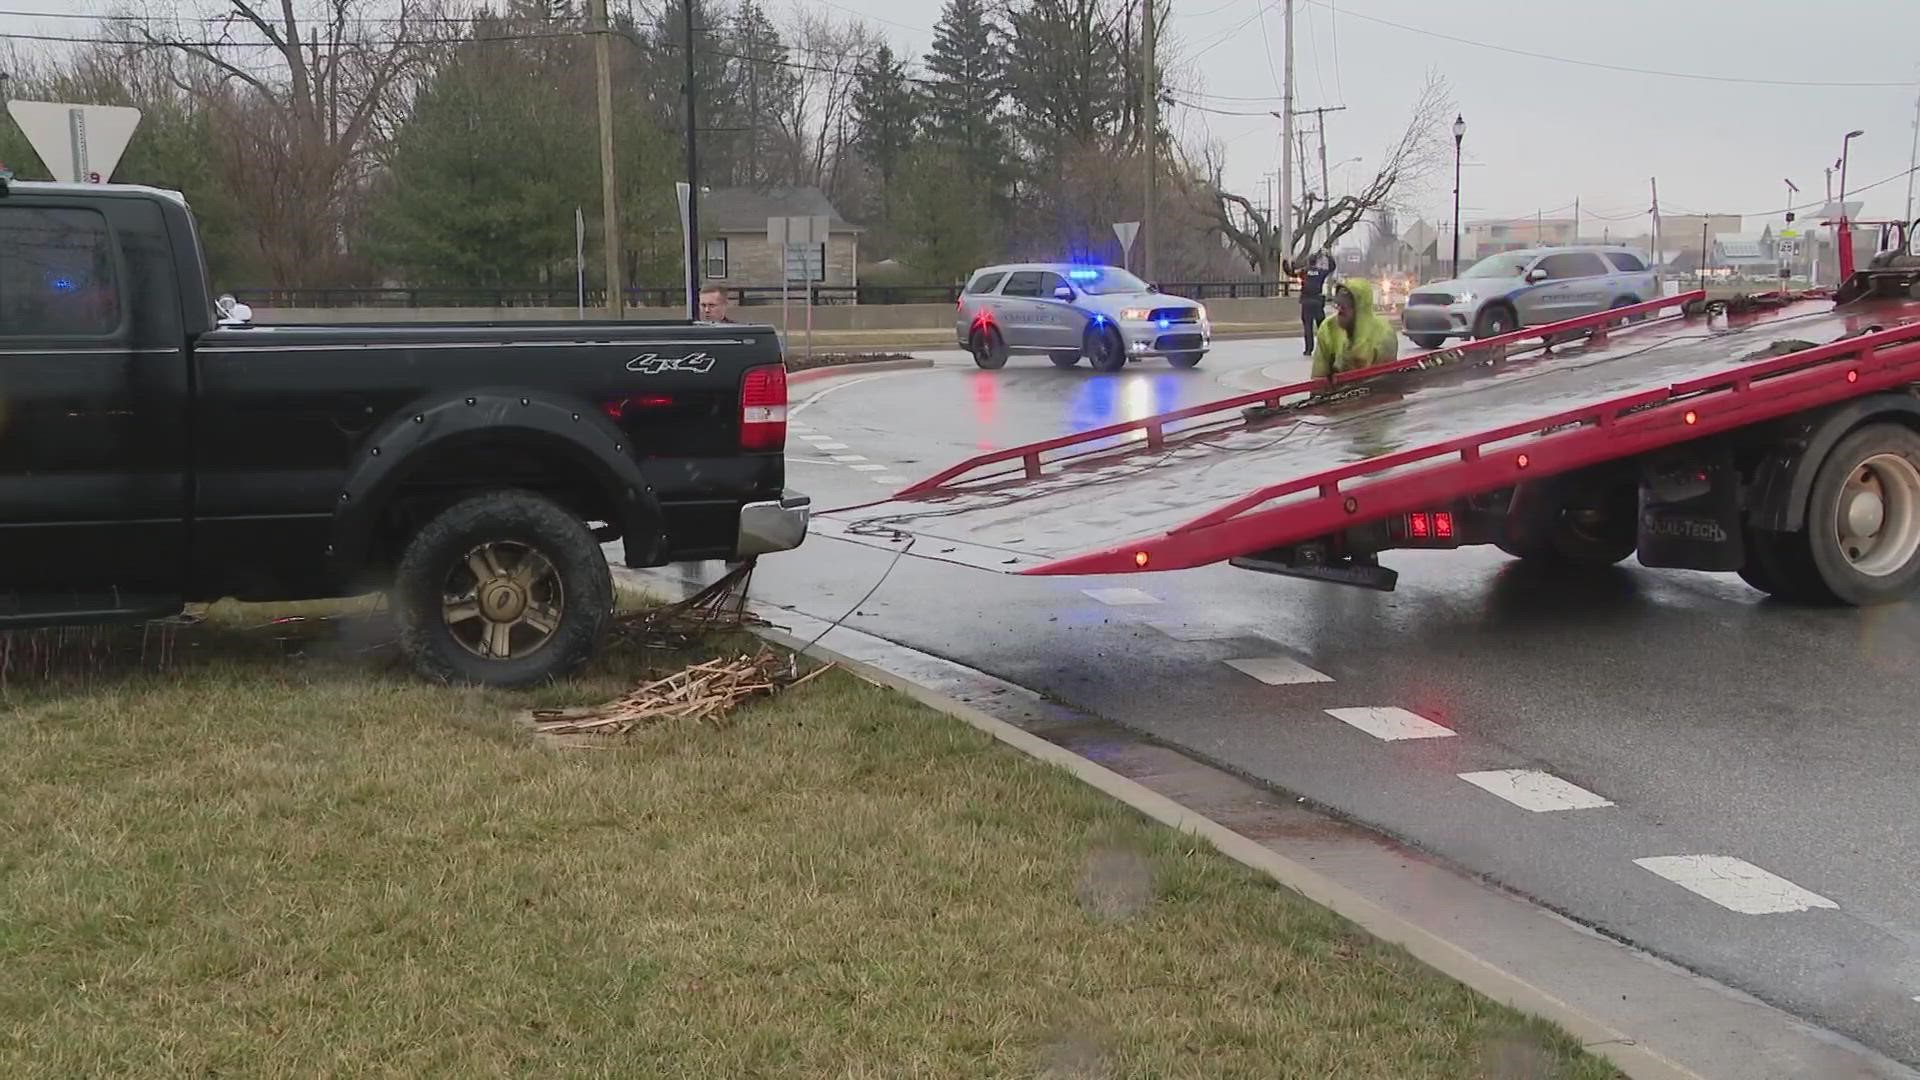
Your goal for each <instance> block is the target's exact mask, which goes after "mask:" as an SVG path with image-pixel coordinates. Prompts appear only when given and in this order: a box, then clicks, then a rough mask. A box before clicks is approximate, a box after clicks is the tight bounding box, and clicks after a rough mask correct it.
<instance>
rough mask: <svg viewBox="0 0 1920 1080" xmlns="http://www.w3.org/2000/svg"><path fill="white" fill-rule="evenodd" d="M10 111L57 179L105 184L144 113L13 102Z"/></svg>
mask: <svg viewBox="0 0 1920 1080" xmlns="http://www.w3.org/2000/svg"><path fill="white" fill-rule="evenodd" d="M7 112H8V113H9V114H10V115H12V117H13V122H14V123H16V124H18V125H20V131H21V133H22V134H24V135H25V136H26V137H27V141H28V142H29V143H31V144H33V150H34V153H37V154H39V155H40V160H41V161H43V162H45V163H46V166H47V169H48V171H50V172H52V173H53V178H54V179H55V180H65V181H68V182H73V181H80V182H83V183H88V184H104V183H106V182H107V180H108V179H109V178H111V177H112V176H113V169H114V166H116V165H118V164H120V155H121V154H123V153H126V150H127V143H129V142H131V141H132V140H133V131H134V129H135V128H137V127H139V126H140V110H139V109H130V108H126V107H124V106H120V105H71V104H67V103H65V102H58V101H9V102H7Z"/></svg>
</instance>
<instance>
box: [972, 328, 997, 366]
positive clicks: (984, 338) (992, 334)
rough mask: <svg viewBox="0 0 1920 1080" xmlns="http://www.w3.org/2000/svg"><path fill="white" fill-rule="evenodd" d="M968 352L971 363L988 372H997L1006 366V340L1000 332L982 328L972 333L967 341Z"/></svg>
mask: <svg viewBox="0 0 1920 1080" xmlns="http://www.w3.org/2000/svg"><path fill="white" fill-rule="evenodd" d="M967 344H968V351H969V352H971V353H973V362H974V363H976V364H978V365H980V366H981V367H983V368H985V369H986V370H988V371H998V370H1000V369H1001V368H1003V367H1006V366H1007V339H1006V338H1003V337H1001V336H1000V331H999V330H997V329H995V328H993V327H991V326H983V327H981V328H980V329H978V330H975V331H974V332H973V337H972V338H971V339H969V340H968V343H967Z"/></svg>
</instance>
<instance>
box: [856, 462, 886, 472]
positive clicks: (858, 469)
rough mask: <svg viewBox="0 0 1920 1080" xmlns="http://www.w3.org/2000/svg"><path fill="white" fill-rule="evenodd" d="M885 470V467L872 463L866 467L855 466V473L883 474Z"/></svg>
mask: <svg viewBox="0 0 1920 1080" xmlns="http://www.w3.org/2000/svg"><path fill="white" fill-rule="evenodd" d="M885 469H886V466H885V465H875V464H873V463H871V462H869V463H867V464H865V465H855V466H854V467H853V471H854V472H881V471H883V470H885Z"/></svg>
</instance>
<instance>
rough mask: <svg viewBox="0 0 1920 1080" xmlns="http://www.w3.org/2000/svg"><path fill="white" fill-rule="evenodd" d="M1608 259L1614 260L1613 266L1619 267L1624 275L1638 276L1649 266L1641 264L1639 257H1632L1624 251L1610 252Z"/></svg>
mask: <svg viewBox="0 0 1920 1080" xmlns="http://www.w3.org/2000/svg"><path fill="white" fill-rule="evenodd" d="M1607 258H1609V259H1612V260H1613V265H1615V266H1617V267H1619V268H1620V272H1621V273H1623V274H1638V273H1640V272H1641V271H1643V270H1645V269H1646V268H1647V264H1646V263H1643V262H1641V261H1640V257H1639V256H1638V255H1631V254H1628V253H1627V252H1624V251H1609V252H1607Z"/></svg>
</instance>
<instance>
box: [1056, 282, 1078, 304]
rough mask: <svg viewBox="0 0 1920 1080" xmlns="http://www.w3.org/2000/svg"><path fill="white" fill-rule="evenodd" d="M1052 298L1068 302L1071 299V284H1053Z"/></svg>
mask: <svg viewBox="0 0 1920 1080" xmlns="http://www.w3.org/2000/svg"><path fill="white" fill-rule="evenodd" d="M1053 298H1054V299H1055V300H1066V301H1069V302H1071V301H1072V300H1073V286H1071V285H1056V286H1054V287H1053Z"/></svg>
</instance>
